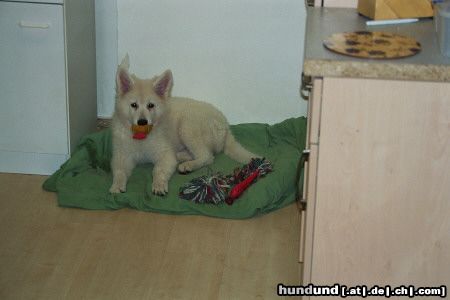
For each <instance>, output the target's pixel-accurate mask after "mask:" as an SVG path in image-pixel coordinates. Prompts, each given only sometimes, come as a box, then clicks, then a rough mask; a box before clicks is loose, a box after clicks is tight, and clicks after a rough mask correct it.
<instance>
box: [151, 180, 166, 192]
mask: <svg viewBox="0 0 450 300" xmlns="http://www.w3.org/2000/svg"><path fill="white" fill-rule="evenodd" d="M152 192H153V194H155V195H160V196H164V195H165V194H167V193H168V192H169V183H168V182H167V180H161V179H155V180H153V183H152Z"/></svg>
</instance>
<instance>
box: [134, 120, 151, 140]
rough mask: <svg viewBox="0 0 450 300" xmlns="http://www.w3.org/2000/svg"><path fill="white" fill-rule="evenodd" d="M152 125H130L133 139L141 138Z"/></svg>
mask: <svg viewBox="0 0 450 300" xmlns="http://www.w3.org/2000/svg"><path fill="white" fill-rule="evenodd" d="M152 128H153V125H148V124H147V125H131V131H132V132H133V139H136V140H143V139H145V138H146V137H147V135H148V134H149V133H150V131H151V130H152Z"/></svg>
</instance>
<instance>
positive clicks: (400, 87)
mask: <svg viewBox="0 0 450 300" xmlns="http://www.w3.org/2000/svg"><path fill="white" fill-rule="evenodd" d="M449 95H450V84H446V83H431V82H411V81H409V82H405V81H383V80H368V79H338V78H325V79H324V81H323V96H322V107H321V121H320V122H321V124H320V141H319V155H318V157H319V158H318V167H317V187H316V188H317V190H316V201H315V214H314V228H313V230H314V235H313V239H314V240H313V242H312V253H313V254H312V256H311V257H310V258H309V259H311V266H310V268H311V274H310V280H311V282H312V283H314V284H329V285H332V284H334V283H341V284H346V285H349V286H350V285H361V284H366V285H374V284H378V285H380V284H381V285H387V284H390V285H402V284H405V285H409V284H412V285H417V286H439V285H443V284H448V279H449V278H450V251H449V249H450V98H449ZM306 259H307V258H305V260H306Z"/></svg>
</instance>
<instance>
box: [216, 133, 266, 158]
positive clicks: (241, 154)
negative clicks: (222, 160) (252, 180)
mask: <svg viewBox="0 0 450 300" xmlns="http://www.w3.org/2000/svg"><path fill="white" fill-rule="evenodd" d="M223 152H224V153H225V154H226V155H228V156H229V157H231V158H232V159H234V160H235V161H238V162H240V163H242V164H248V163H249V162H250V160H251V159H252V158H257V157H260V156H259V155H256V154H253V153H251V152H250V151H248V150H246V149H245V148H244V147H242V146H241V144H239V143H238V142H237V141H236V139H235V138H234V136H233V134H232V133H231V131H228V132H227V136H226V138H225V146H224V149H223Z"/></svg>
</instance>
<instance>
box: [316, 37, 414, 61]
mask: <svg viewBox="0 0 450 300" xmlns="http://www.w3.org/2000/svg"><path fill="white" fill-rule="evenodd" d="M323 45H324V46H325V48H327V49H329V50H331V51H334V52H337V53H340V54H344V55H350V56H355V57H361V58H400V57H407V56H412V55H415V54H417V53H419V52H420V50H421V46H420V43H419V42H417V41H416V40H415V39H413V38H409V37H406V36H402V35H398V34H394V33H390V32H380V31H356V32H344V33H335V34H332V35H331V36H329V37H328V38H326V39H325V40H324V41H323Z"/></svg>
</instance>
